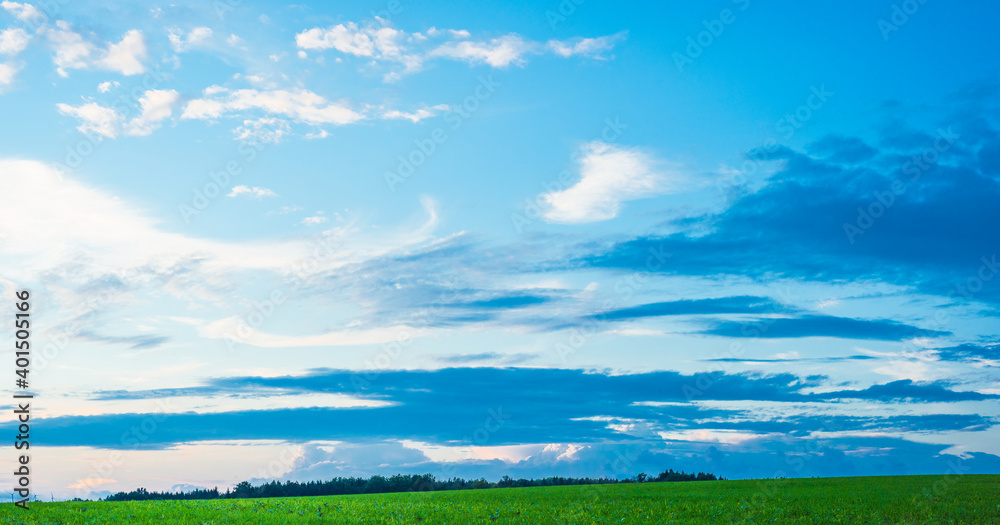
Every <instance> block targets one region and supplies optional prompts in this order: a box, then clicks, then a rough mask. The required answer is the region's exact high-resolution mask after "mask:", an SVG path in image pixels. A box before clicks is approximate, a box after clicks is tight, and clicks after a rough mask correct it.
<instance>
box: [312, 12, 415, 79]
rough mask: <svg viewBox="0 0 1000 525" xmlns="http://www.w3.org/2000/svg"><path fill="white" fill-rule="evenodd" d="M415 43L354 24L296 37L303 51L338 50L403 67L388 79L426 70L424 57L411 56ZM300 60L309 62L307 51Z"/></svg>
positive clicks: (394, 32) (399, 34)
mask: <svg viewBox="0 0 1000 525" xmlns="http://www.w3.org/2000/svg"><path fill="white" fill-rule="evenodd" d="M413 40H414V38H413V35H410V34H407V33H406V32H405V31H400V30H398V29H395V28H392V27H388V26H376V25H368V26H359V25H358V24H356V23H354V22H348V23H347V24H337V25H335V26H332V27H329V28H326V29H321V28H318V27H314V28H312V29H309V30H307V31H303V32H301V33H299V34H297V35H295V45H296V46H298V48H299V49H300V50H306V49H308V50H319V51H322V50H325V49H336V50H337V51H340V52H341V53H346V54H349V55H354V56H359V57H367V58H372V59H374V60H385V61H390V62H394V63H398V64H401V65H402V66H403V69H402V71H400V72H391V73H389V74H387V76H386V78H387V79H392V78H398V76H399V75H402V74H405V73H410V72H414V71H419V70H420V68H421V67H422V66H423V59H422V58H421V56H420V55H419V54H418V53H411V52H409V46H408V42H412V41H413ZM299 57H300V58H305V53H304V51H300V53H299Z"/></svg>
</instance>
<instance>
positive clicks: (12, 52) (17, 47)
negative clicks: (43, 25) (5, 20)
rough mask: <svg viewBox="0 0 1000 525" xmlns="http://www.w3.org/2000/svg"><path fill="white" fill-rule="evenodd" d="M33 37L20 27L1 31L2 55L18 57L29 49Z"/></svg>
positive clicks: (0, 50) (0, 49)
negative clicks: (29, 42)
mask: <svg viewBox="0 0 1000 525" xmlns="http://www.w3.org/2000/svg"><path fill="white" fill-rule="evenodd" d="M30 40H31V35H29V34H28V32H27V31H25V30H24V29H21V28H19V27H15V28H12V29H5V30H3V31H0V54H3V55H9V56H16V55H17V54H18V53H20V52H21V51H24V50H25V49H26V48H27V47H28V41H30Z"/></svg>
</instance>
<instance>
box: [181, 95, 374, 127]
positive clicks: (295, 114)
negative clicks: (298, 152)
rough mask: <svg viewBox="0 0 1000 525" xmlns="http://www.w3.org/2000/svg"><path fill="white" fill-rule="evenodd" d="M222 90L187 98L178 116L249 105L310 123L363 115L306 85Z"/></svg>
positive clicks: (199, 115)
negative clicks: (204, 96) (187, 100)
mask: <svg viewBox="0 0 1000 525" xmlns="http://www.w3.org/2000/svg"><path fill="white" fill-rule="evenodd" d="M221 93H222V92H220V93H217V94H221ZM224 93H225V96H221V97H217V98H200V99H195V100H192V101H190V102H188V103H187V105H186V106H185V108H184V112H183V114H182V115H181V118H184V119H213V118H219V117H221V116H222V115H223V114H225V113H229V112H240V111H247V110H251V109H259V110H263V111H264V112H266V113H269V114H272V115H284V116H287V117H289V118H292V119H294V120H296V121H299V122H305V123H309V124H336V125H344V124H351V123H353V122H357V121H359V120H361V119H363V118H364V116H363V115H361V114H360V113H358V112H356V111H354V110H352V109H350V108H348V107H347V106H346V105H343V104H338V103H334V102H330V101H328V100H326V99H325V98H323V97H321V96H319V95H317V94H316V93H313V92H312V91H309V90H305V89H299V90H295V91H287V90H269V91H261V90H256V89H240V90H236V91H228V90H226V91H225V92H224Z"/></svg>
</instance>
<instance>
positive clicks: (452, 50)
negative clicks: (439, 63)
mask: <svg viewBox="0 0 1000 525" xmlns="http://www.w3.org/2000/svg"><path fill="white" fill-rule="evenodd" d="M535 47H536V44H534V43H533V42H528V41H525V40H524V39H523V38H521V37H520V36H518V35H507V36H503V37H500V38H494V39H492V40H490V41H488V42H469V41H464V42H450V43H447V44H444V45H442V46H440V47H438V48H437V49H435V50H433V51H431V52H430V56H432V57H447V58H451V59H456V60H465V61H468V62H471V63H486V64H489V65H491V66H493V67H497V68H502V67H507V66H509V65H511V64H521V63H523V62H524V60H523V59H522V57H523V56H524V55H525V54H526V53H528V52H531V51H533V50H534V49H535Z"/></svg>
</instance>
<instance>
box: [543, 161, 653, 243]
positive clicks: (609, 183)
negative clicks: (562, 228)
mask: <svg viewBox="0 0 1000 525" xmlns="http://www.w3.org/2000/svg"><path fill="white" fill-rule="evenodd" d="M579 169H580V181H579V182H577V183H576V184H575V185H573V186H571V187H569V188H567V189H565V190H562V191H557V192H552V193H548V194H546V195H544V196H543V198H544V201H545V202H546V203H547V205H548V208H547V209H546V210H545V218H546V219H547V220H549V221H551V222H560V223H584V222H596V221H603V220H608V219H612V218H614V217H616V216H617V215H618V212H619V210H620V209H621V204H622V202H624V201H627V200H631V199H639V198H642V197H648V196H651V195H653V194H656V193H658V192H661V191H663V190H664V189H665V184H666V182H667V181H666V179H665V178H664V176H663V175H662V174H661V173H659V172H657V171H656V167H655V162H654V161H653V159H652V158H650V157H649V156H648V155H647V154H645V153H643V152H642V151H640V150H637V149H630V148H624V147H621V146H615V145H611V144H607V143H604V142H591V143H588V144H585V145H584V146H583V148H582V150H581V157H580V161H579Z"/></svg>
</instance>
